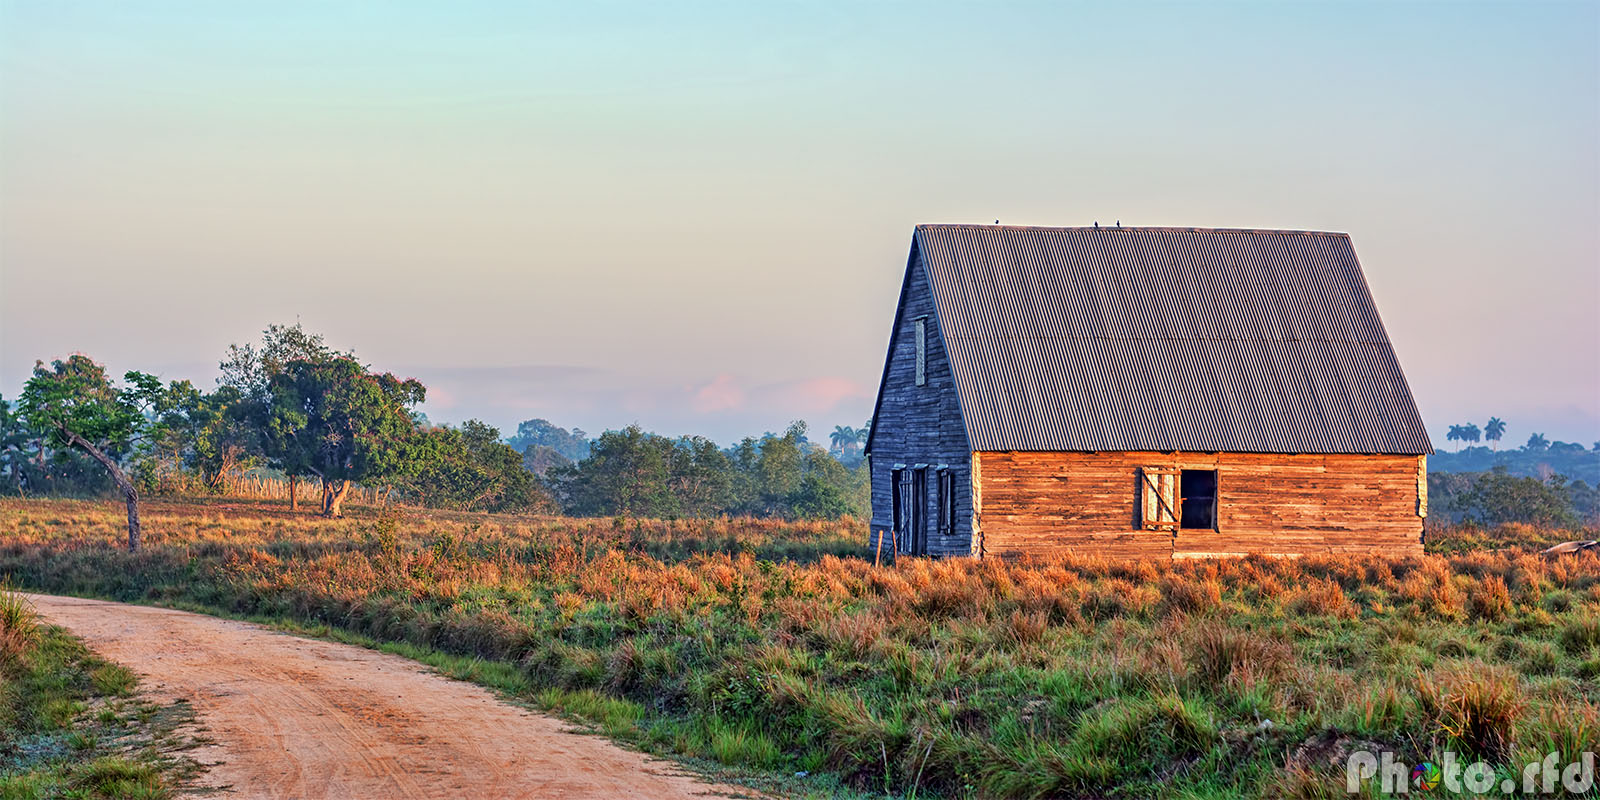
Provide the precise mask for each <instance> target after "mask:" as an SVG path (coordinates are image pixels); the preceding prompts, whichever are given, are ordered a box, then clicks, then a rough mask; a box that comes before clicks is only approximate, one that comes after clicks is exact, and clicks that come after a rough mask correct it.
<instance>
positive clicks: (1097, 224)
mask: <svg viewBox="0 0 1600 800" xmlns="http://www.w3.org/2000/svg"><path fill="white" fill-rule="evenodd" d="M1094 229H1095V230H1100V220H1095V221H1094Z"/></svg>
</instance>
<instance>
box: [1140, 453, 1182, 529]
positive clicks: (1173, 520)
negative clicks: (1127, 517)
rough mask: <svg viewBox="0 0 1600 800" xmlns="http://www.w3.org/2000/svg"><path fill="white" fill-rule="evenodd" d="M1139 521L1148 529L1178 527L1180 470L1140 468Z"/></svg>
mask: <svg viewBox="0 0 1600 800" xmlns="http://www.w3.org/2000/svg"><path fill="white" fill-rule="evenodd" d="M1139 521H1140V523H1141V524H1142V525H1143V527H1144V529H1145V530H1147V531H1172V530H1177V528H1178V470H1176V469H1173V468H1171V467H1144V468H1142V469H1140V470H1139Z"/></svg>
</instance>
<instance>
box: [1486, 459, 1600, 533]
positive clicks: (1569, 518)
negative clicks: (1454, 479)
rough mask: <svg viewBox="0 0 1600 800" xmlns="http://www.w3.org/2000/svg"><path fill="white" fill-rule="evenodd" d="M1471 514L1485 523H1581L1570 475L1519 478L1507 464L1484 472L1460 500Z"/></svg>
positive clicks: (1557, 524)
mask: <svg viewBox="0 0 1600 800" xmlns="http://www.w3.org/2000/svg"><path fill="white" fill-rule="evenodd" d="M1457 502H1458V504H1459V507H1460V508H1461V510H1462V511H1463V512H1464V513H1465V515H1466V516H1467V517H1468V518H1471V519H1473V520H1475V521H1477V522H1480V523H1483V524H1485V525H1498V524H1500V523H1503V522H1526V523H1529V524H1533V525H1548V526H1571V525H1575V524H1576V523H1577V520H1576V519H1575V518H1574V515H1573V513H1572V496H1571V493H1570V492H1569V490H1568V488H1567V485H1566V478H1563V477H1561V476H1560V475H1556V476H1553V477H1552V478H1550V479H1549V480H1548V481H1541V480H1539V479H1538V478H1516V477H1512V476H1511V475H1508V474H1507V473H1506V470H1505V468H1504V467H1496V468H1495V469H1494V470H1493V471H1490V472H1487V473H1483V474H1482V475H1480V476H1479V477H1478V478H1477V480H1476V481H1474V482H1473V485H1472V488H1471V489H1469V490H1468V491H1467V492H1466V493H1465V494H1464V495H1463V496H1462V497H1461V498H1460V499H1459V500H1458V501H1457Z"/></svg>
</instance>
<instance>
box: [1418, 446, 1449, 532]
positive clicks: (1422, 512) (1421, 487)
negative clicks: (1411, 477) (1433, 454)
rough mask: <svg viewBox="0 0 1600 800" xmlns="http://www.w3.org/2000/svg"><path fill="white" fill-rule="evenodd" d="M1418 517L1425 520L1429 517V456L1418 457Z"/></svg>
mask: <svg viewBox="0 0 1600 800" xmlns="http://www.w3.org/2000/svg"><path fill="white" fill-rule="evenodd" d="M1417 516H1419V517H1424V518H1426V517H1427V516H1428V457H1427V456H1417ZM1447 521H1448V520H1447Z"/></svg>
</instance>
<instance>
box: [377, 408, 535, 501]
mask: <svg viewBox="0 0 1600 800" xmlns="http://www.w3.org/2000/svg"><path fill="white" fill-rule="evenodd" d="M397 483H398V484H399V485H400V486H401V487H402V488H403V489H404V490H405V491H406V492H407V493H408V494H410V495H411V496H413V497H415V498H416V499H418V500H420V501H421V502H422V503H423V504H424V505H428V506H437V507H442V508H455V509H460V510H463V511H475V510H483V511H496V512H518V511H533V510H543V509H547V508H548V507H549V506H550V505H551V503H550V499H549V497H548V496H546V495H545V493H544V491H543V490H542V489H541V488H540V487H539V483H538V481H537V480H536V479H535V477H534V475H533V473H531V472H529V471H528V470H526V469H524V468H523V462H522V455H520V454H518V453H517V451H516V450H514V449H512V448H511V446H510V445H508V444H505V443H504V442H502V441H500V431H499V430H497V429H495V428H494V427H493V426H490V425H487V424H485V423H483V422H480V421H478V420H475V419H472V420H467V421H466V422H465V423H463V424H462V425H461V427H459V428H452V427H449V426H444V427H438V428H428V429H425V430H420V431H417V432H416V433H415V434H413V436H412V440H411V442H410V443H409V445H408V447H407V453H406V457H405V464H404V469H403V475H400V476H399V477H398V479H397Z"/></svg>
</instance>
